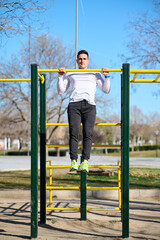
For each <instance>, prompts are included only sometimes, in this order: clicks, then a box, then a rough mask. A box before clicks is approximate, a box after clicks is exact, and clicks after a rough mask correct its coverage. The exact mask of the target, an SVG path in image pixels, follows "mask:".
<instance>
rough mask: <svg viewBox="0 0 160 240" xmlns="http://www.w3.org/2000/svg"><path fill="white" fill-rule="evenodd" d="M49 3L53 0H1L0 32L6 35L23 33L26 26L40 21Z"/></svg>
mask: <svg viewBox="0 0 160 240" xmlns="http://www.w3.org/2000/svg"><path fill="white" fill-rule="evenodd" d="M51 4H53V0H45V1H39V0H35V1H34V0H17V1H12V0H1V2H0V12H1V14H0V15H1V16H0V34H5V35H6V36H7V37H10V36H13V35H15V34H17V33H20V34H23V33H24V31H25V30H26V28H27V29H28V27H29V26H30V27H31V28H32V26H33V23H34V22H36V23H37V22H38V21H41V23H42V19H43V21H44V18H42V14H43V13H44V12H45V10H46V9H48V8H49V7H50V5H51ZM30 22H31V23H32V24H30Z"/></svg>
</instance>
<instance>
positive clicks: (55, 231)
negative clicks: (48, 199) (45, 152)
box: [0, 191, 160, 240]
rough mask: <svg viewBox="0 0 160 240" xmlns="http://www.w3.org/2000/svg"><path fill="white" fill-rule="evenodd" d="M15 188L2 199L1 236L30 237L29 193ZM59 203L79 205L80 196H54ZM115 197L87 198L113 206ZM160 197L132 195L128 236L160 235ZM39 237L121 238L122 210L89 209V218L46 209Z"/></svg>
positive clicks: (90, 203)
mask: <svg viewBox="0 0 160 240" xmlns="http://www.w3.org/2000/svg"><path fill="white" fill-rule="evenodd" d="M21 193H22V194H21V195H19V194H18V197H17V198H16V191H15V194H14V195H13V191H12V192H11V195H10V198H8V192H7V194H6V198H5V197H4V194H3V198H1V200H0V239H1V240H15V239H17V240H18V239H19V240H21V239H22V240H23V239H30V215H31V213H30V200H29V199H30V196H26V195H25V194H24V191H22V192H21ZM54 204H55V206H58V207H79V199H78V198H75V199H73V198H68V199H65V200H64V199H55V200H54ZM117 204H118V203H117V200H115V199H88V206H89V207H91V208H96V207H97V206H98V207H102V208H113V207H116V206H117ZM159 212H160V200H159V199H158V198H157V199H156V198H154V199H153V198H147V197H144V198H133V199H130V221H129V223H130V224H129V228H130V230H129V232H130V233H129V239H133V240H134V239H149V240H154V239H160V228H159V226H160V214H159ZM37 239H38V240H51V239H53V240H54V239H57V240H61V239H98V240H100V239H122V223H121V214H120V212H115V211H98V212H97V211H95V212H90V211H89V212H88V213H87V221H81V220H80V213H79V212H73V211H69V212H68V211H63V212H62V211H50V212H47V221H46V224H40V223H39V226H38V238H37Z"/></svg>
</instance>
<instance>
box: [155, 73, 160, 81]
mask: <svg viewBox="0 0 160 240" xmlns="http://www.w3.org/2000/svg"><path fill="white" fill-rule="evenodd" d="M159 78H160V74H158V75H157V77H156V78H155V79H154V80H155V82H156V81H157V80H158V79H159Z"/></svg>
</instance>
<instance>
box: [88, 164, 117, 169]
mask: <svg viewBox="0 0 160 240" xmlns="http://www.w3.org/2000/svg"><path fill="white" fill-rule="evenodd" d="M89 168H116V169H118V168H119V167H118V166H103V165H102V166H99V165H97V166H96V165H95V166H89Z"/></svg>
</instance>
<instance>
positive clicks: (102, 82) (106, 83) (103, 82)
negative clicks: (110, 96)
mask: <svg viewBox="0 0 160 240" xmlns="http://www.w3.org/2000/svg"><path fill="white" fill-rule="evenodd" d="M107 70H108V68H107V67H103V68H102V70H101V73H102V74H103V75H104V79H103V78H102V76H101V74H100V73H98V74H96V77H97V85H98V87H99V89H100V90H101V91H103V92H104V93H109V91H110V77H109V72H108V71H107Z"/></svg>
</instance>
